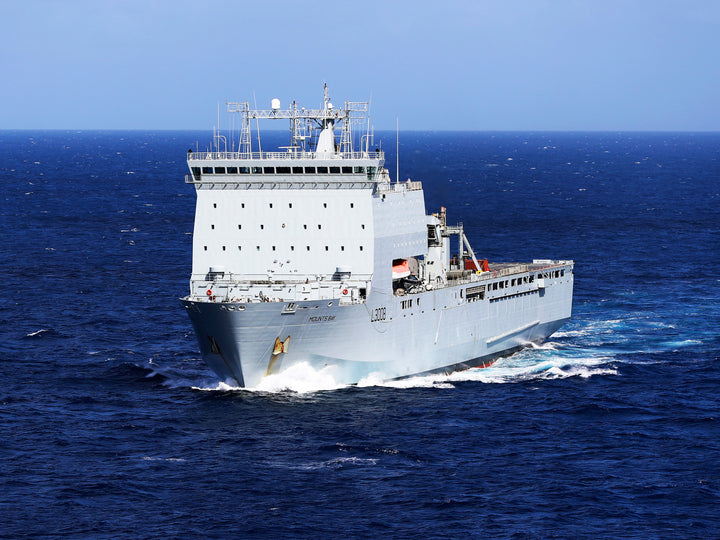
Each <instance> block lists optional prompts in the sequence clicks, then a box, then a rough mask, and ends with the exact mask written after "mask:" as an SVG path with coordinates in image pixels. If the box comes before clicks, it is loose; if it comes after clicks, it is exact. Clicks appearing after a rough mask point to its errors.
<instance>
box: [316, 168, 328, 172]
mask: <svg viewBox="0 0 720 540" xmlns="http://www.w3.org/2000/svg"><path fill="white" fill-rule="evenodd" d="M317 172H318V174H327V173H328V168H327V167H318V168H317Z"/></svg>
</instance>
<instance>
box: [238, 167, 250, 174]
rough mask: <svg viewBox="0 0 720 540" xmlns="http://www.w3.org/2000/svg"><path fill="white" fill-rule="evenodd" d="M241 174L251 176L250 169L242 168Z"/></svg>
mask: <svg viewBox="0 0 720 540" xmlns="http://www.w3.org/2000/svg"><path fill="white" fill-rule="evenodd" d="M240 174H250V167H240Z"/></svg>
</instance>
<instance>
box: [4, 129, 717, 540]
mask: <svg viewBox="0 0 720 540" xmlns="http://www.w3.org/2000/svg"><path fill="white" fill-rule="evenodd" d="M384 135H385V137H384V139H383V140H384V144H383V146H384V147H385V148H386V149H390V150H388V151H387V155H386V157H387V164H386V166H387V167H388V169H390V171H391V174H392V175H393V176H394V175H395V170H396V167H399V171H400V179H402V180H405V179H407V178H411V179H412V180H420V181H422V182H423V186H424V189H425V196H426V207H427V211H428V212H436V211H438V210H439V208H440V206H445V207H447V209H448V221H449V223H454V222H462V223H463V224H464V226H465V231H466V234H467V235H468V238H469V240H470V242H471V243H472V245H473V247H474V249H475V251H476V252H477V254H478V256H479V257H481V258H488V259H489V260H490V261H491V262H524V261H530V260H532V259H533V258H551V259H573V260H575V262H576V266H575V295H574V303H573V317H572V320H571V321H570V322H569V323H568V324H567V325H565V326H564V327H563V328H562V329H561V330H560V331H559V332H558V333H556V334H555V335H553V336H552V337H551V338H550V339H549V340H548V341H547V342H546V343H544V344H542V345H539V346H535V347H531V348H528V349H525V350H523V351H521V352H519V353H516V354H515V355H513V356H510V357H507V358H504V359H501V360H499V361H498V362H497V363H495V364H494V365H493V366H492V367H490V368H487V369H483V370H480V369H471V370H468V371H463V372H458V373H454V374H451V375H435V376H428V377H414V378H410V379H406V380H402V381H396V382H390V383H385V382H382V381H380V380H378V381H367V382H366V383H365V384H362V385H359V386H352V387H344V386H341V385H338V384H336V383H335V382H334V381H333V380H328V379H327V378H326V377H322V376H319V375H320V374H317V373H311V372H310V373H303V374H300V375H298V374H294V375H293V376H292V377H288V378H286V379H282V378H280V379H279V380H278V381H276V382H275V383H274V384H273V385H270V386H268V387H265V388H261V389H251V390H245V389H238V388H233V387H229V386H227V385H225V384H221V383H220V381H218V380H217V378H216V377H215V376H214V375H213V373H212V372H211V371H210V370H209V369H208V368H207V367H206V366H205V364H204V363H203V362H202V360H201V359H200V355H199V352H198V347H197V344H196V341H195V337H194V335H193V333H192V328H191V326H190V322H189V320H188V319H187V316H186V314H185V310H184V309H183V308H182V306H181V305H180V303H179V301H178V298H179V297H181V296H184V295H186V294H187V292H188V289H189V277H190V265H191V244H192V227H193V214H194V202H195V193H194V189H193V187H192V186H191V185H189V184H186V183H185V182H184V175H185V174H186V172H187V166H186V163H185V154H186V151H187V149H188V148H196V144H197V143H198V142H199V145H200V148H201V149H203V148H205V147H206V146H207V144H208V143H209V142H210V140H211V134H208V133H204V132H203V133H200V132H190V131H183V132H171V131H158V132H152V131H128V132H121V131H0V178H1V179H2V185H3V194H2V197H1V198H0V201H1V202H0V223H2V235H0V243H1V245H2V248H1V249H0V256H1V257H2V259H1V260H2V266H1V268H2V273H3V275H4V276H5V278H4V279H5V293H4V300H3V302H2V310H0V381H2V383H1V384H0V471H1V472H0V487H1V489H0V537H2V538H13V539H16V538H93V539H96V538H97V539H110V538H112V539H116V538H183V539H184V538H223V539H224V538H313V539H315V538H414V539H415V538H447V539H455V538H502V539H545V538H562V539H564V538H593V539H595V538H613V539H614V538H617V539H621V538H622V539H628V538H642V539H645V538H648V539H656V538H720V362H719V360H720V359H719V357H720V335H719V334H720V309H719V308H718V305H719V304H720V271H719V268H720V133H515V132H513V133H500V132H496V133H485V132H405V133H403V132H401V133H400V145H399V148H400V151H399V159H396V155H395V133H385V134H384ZM284 137H285V134H284V133H280V134H268V135H267V138H266V141H264V142H263V144H264V146H267V145H269V144H270V142H272V141H273V138H275V139H277V143H278V144H283V142H284ZM449 363H451V362H449Z"/></svg>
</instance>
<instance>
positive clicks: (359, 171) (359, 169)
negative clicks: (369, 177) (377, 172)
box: [355, 167, 365, 174]
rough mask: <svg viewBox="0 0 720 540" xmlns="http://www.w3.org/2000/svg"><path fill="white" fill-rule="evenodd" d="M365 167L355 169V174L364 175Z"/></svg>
mask: <svg viewBox="0 0 720 540" xmlns="http://www.w3.org/2000/svg"><path fill="white" fill-rule="evenodd" d="M364 173H365V167H355V174H364Z"/></svg>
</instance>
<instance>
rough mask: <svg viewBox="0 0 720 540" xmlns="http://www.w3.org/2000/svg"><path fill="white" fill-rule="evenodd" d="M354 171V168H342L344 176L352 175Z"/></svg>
mask: <svg viewBox="0 0 720 540" xmlns="http://www.w3.org/2000/svg"><path fill="white" fill-rule="evenodd" d="M352 171H353V169H352V167H343V168H342V173H343V174H352Z"/></svg>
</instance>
